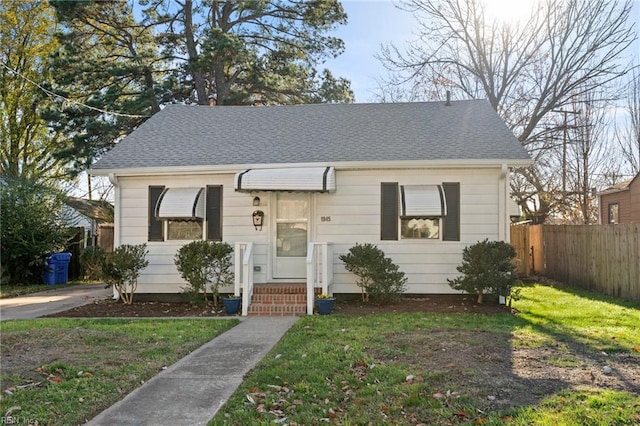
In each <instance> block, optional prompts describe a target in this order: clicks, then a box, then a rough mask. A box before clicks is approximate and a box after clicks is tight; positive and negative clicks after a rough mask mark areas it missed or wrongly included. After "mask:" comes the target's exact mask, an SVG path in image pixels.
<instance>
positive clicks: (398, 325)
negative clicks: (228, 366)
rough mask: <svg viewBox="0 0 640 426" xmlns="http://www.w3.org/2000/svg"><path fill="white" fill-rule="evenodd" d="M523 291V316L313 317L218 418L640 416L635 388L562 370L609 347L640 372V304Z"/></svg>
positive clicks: (506, 420) (302, 421) (558, 419)
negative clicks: (537, 364) (597, 382)
mask: <svg viewBox="0 0 640 426" xmlns="http://www.w3.org/2000/svg"><path fill="white" fill-rule="evenodd" d="M522 295H523V297H522V299H521V300H520V301H519V302H516V303H515V305H514V306H515V307H516V308H517V309H518V310H519V311H520V314H519V315H510V314H485V315H482V314H432V313H423V314H380V315H366V316H362V317H348V316H340V315H329V316H314V317H304V318H302V319H300V320H299V321H298V323H297V324H296V325H295V326H294V327H293V328H292V329H291V330H290V331H289V332H288V333H287V334H286V335H285V336H284V338H283V339H282V340H281V341H280V342H279V343H278V345H277V346H276V347H275V348H274V350H273V351H272V352H271V353H270V354H269V355H267V356H266V357H265V359H263V361H262V362H261V363H260V364H259V365H258V367H257V368H256V369H255V370H254V371H253V372H252V373H251V374H249V375H248V376H247V377H246V379H245V381H244V383H243V384H242V385H241V387H240V388H239V389H238V391H237V392H235V393H234V395H233V396H232V398H231V399H230V400H229V401H228V403H227V404H226V405H225V406H224V407H223V408H222V409H221V410H220V411H219V412H218V414H217V415H216V416H215V417H214V418H213V419H212V420H211V422H210V423H209V424H210V425H246V424H253V425H256V424H264V425H267V424H273V422H276V423H277V422H280V423H287V424H289V425H294V424H298V425H311V424H322V423H323V422H330V423H336V424H341V425H358V424H395V425H417V424H434V425H437V424H491V425H498V424H518V425H530V424H569V425H571V424H576V425H578V424H580V425H583V424H587V425H609V424H620V425H624V424H629V425H632V424H638V423H640V398H639V397H638V394H637V392H632V391H629V390H611V389H604V388H603V387H597V386H595V385H594V386H591V387H590V386H583V385H582V382H580V380H582V379H581V378H576V379H567V378H566V377H565V375H569V377H570V374H574V373H575V372H576V371H578V372H580V371H581V369H583V368H586V366H588V367H589V368H591V367H593V366H594V365H597V367H598V368H599V367H600V365H598V364H597V363H592V361H593V357H597V356H601V357H605V356H607V355H601V353H602V352H604V351H605V350H608V351H613V352H614V354H613V355H611V356H609V358H606V359H608V360H610V361H612V362H613V361H614V358H615V356H623V357H625V358H624V359H623V361H624V360H626V362H629V363H631V364H630V365H629V368H628V370H623V369H622V368H623V367H625V365H623V364H622V363H621V364H620V368H621V370H620V371H624V372H625V374H636V376H634V377H627V379H629V380H630V381H631V383H633V381H634V380H637V379H638V378H640V375H639V374H638V371H637V368H635V367H637V366H638V365H639V364H640V353H638V352H639V351H638V348H640V334H639V333H637V330H638V328H639V327H640V311H639V310H638V308H637V307H638V305H637V304H635V305H634V304H628V303H626V302H621V301H619V300H616V299H608V298H602V297H600V296H596V295H593V294H590V293H583V292H576V291H573V290H567V289H560V288H553V287H545V286H532V287H528V288H525V289H524V290H523V292H522ZM527 357H532V358H530V359H529V358H527ZM534 359H542V360H543V361H542V362H543V363H544V364H543V367H542V368H541V369H540V370H541V371H538V370H536V369H535V365H533V366H532V364H535V363H533V362H532V360H534ZM616 359H617V358H616ZM621 362H622V361H621ZM528 368H531V369H530V370H529V369H528ZM596 372H598V371H596ZM583 373H585V374H586V372H584V371H583ZM536 374H539V375H540V376H541V377H538V376H536ZM608 379H611V378H610V377H605V378H602V380H608ZM570 380H575V382H572V381H570ZM585 380H587V382H588V378H587V379H585ZM599 380H600V379H599ZM587 384H588V385H591V383H590V382H588V383H587Z"/></svg>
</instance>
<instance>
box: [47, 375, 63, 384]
mask: <svg viewBox="0 0 640 426" xmlns="http://www.w3.org/2000/svg"><path fill="white" fill-rule="evenodd" d="M49 380H50V381H52V382H54V383H61V382H62V379H61V378H60V377H58V376H53V377H49Z"/></svg>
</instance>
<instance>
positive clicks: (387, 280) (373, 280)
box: [339, 243, 407, 303]
mask: <svg viewBox="0 0 640 426" xmlns="http://www.w3.org/2000/svg"><path fill="white" fill-rule="evenodd" d="M339 258H340V260H342V261H343V262H344V265H345V268H346V269H347V271H349V272H352V273H354V274H355V275H357V276H358V278H359V279H358V281H356V284H357V285H358V286H359V287H360V288H361V289H362V300H363V301H365V302H366V301H369V299H372V300H376V301H379V302H383V303H388V302H392V301H394V300H397V299H398V298H399V297H400V296H401V295H402V293H404V292H405V291H406V283H407V278H406V277H405V276H404V272H402V271H400V270H399V268H398V265H396V264H394V263H393V261H392V260H391V259H390V258H388V257H385V255H384V252H383V251H382V250H380V249H379V248H378V247H376V246H375V245H373V244H370V243H366V244H356V245H355V246H353V247H351V248H350V249H349V253H347V254H343V255H340V256H339Z"/></svg>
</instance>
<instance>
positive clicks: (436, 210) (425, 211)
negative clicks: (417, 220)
mask: <svg viewBox="0 0 640 426" xmlns="http://www.w3.org/2000/svg"><path fill="white" fill-rule="evenodd" d="M446 215H447V200H446V198H445V195H444V191H443V190H442V186H440V185H401V186H400V217H434V216H446Z"/></svg>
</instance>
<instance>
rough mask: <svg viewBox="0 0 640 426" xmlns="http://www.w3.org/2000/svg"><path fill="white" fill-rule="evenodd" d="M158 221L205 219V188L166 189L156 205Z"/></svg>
mask: <svg viewBox="0 0 640 426" xmlns="http://www.w3.org/2000/svg"><path fill="white" fill-rule="evenodd" d="M156 217H157V218H158V219H194V218H201V219H204V188H166V189H165V190H164V191H162V194H161V195H160V198H159V199H158V203H157V204H156Z"/></svg>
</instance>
